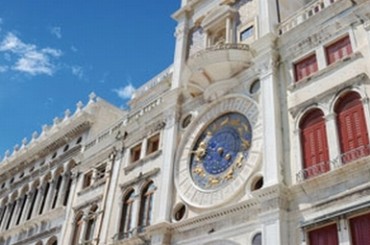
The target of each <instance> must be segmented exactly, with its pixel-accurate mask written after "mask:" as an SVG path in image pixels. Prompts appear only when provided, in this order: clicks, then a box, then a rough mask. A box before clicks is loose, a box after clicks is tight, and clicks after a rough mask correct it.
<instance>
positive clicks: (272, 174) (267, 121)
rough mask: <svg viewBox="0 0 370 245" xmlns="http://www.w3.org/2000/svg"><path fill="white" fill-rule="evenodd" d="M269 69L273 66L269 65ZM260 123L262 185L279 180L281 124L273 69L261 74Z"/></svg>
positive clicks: (276, 182) (281, 159) (276, 81)
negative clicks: (262, 140) (261, 130)
mask: <svg viewBox="0 0 370 245" xmlns="http://www.w3.org/2000/svg"><path fill="white" fill-rule="evenodd" d="M270 69H271V70H273V69H274V68H273V67H271V68H270ZM260 80H261V98H262V109H261V113H262V125H263V139H264V147H263V172H264V176H263V178H264V186H269V185H274V184H278V183H280V181H281V171H280V165H281V164H283V162H282V161H283V158H282V145H283V138H282V133H281V130H282V124H281V111H280V107H281V105H280V101H279V89H278V80H277V79H276V78H275V75H274V73H273V71H268V74H265V75H263V76H261V79H260Z"/></svg>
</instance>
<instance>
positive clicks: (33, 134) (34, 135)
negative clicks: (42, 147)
mask: <svg viewBox="0 0 370 245" xmlns="http://www.w3.org/2000/svg"><path fill="white" fill-rule="evenodd" d="M37 137H39V133H37V131H35V132H33V133H32V141H34V140H35V139H37Z"/></svg>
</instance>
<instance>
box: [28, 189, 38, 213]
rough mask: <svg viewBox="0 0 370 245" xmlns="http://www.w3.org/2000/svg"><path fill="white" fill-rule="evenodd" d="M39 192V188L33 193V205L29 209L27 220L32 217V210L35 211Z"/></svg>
mask: <svg viewBox="0 0 370 245" xmlns="http://www.w3.org/2000/svg"><path fill="white" fill-rule="evenodd" d="M38 192H39V190H38V189H36V190H35V192H34V193H33V195H32V200H31V207H30V209H29V210H28V214H27V218H26V219H27V220H29V219H30V218H31V217H32V212H33V208H34V207H35V202H36V198H37V194H38Z"/></svg>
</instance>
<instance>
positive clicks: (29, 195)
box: [20, 190, 35, 223]
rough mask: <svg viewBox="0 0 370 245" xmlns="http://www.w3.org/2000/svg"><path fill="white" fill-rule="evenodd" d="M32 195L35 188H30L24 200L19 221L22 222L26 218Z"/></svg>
mask: <svg viewBox="0 0 370 245" xmlns="http://www.w3.org/2000/svg"><path fill="white" fill-rule="evenodd" d="M33 195H35V190H30V191H29V192H28V194H27V201H26V205H25V207H24V210H23V214H22V217H21V220H20V223H23V222H25V221H26V220H27V216H28V213H29V211H30V208H31V206H32V200H33Z"/></svg>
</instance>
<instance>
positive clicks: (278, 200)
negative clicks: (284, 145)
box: [172, 184, 291, 233]
mask: <svg viewBox="0 0 370 245" xmlns="http://www.w3.org/2000/svg"><path fill="white" fill-rule="evenodd" d="M290 195H291V194H290V191H289V189H288V188H287V187H286V186H283V185H280V184H278V185H275V186H269V187H266V188H262V189H260V190H257V191H254V192H253V193H252V195H251V197H250V198H249V199H248V200H245V201H242V202H240V203H237V204H234V205H230V206H227V207H224V208H220V209H217V210H214V211H210V212H206V213H203V214H201V215H198V216H196V217H193V218H190V219H185V220H183V221H179V222H177V223H174V224H172V229H173V230H174V231H176V232H179V233H183V232H186V231H194V230H197V229H199V228H201V227H204V226H210V225H212V224H216V223H219V222H223V221H224V220H225V217H227V219H232V220H233V221H234V222H236V223H246V221H247V220H252V219H253V218H254V217H256V216H259V215H262V214H264V213H269V212H271V211H276V210H278V211H279V210H280V211H282V210H286V209H287V208H288V201H289V197H290Z"/></svg>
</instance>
